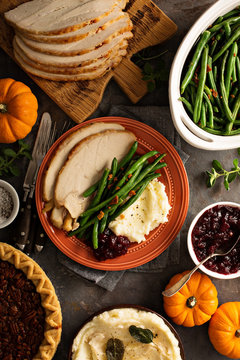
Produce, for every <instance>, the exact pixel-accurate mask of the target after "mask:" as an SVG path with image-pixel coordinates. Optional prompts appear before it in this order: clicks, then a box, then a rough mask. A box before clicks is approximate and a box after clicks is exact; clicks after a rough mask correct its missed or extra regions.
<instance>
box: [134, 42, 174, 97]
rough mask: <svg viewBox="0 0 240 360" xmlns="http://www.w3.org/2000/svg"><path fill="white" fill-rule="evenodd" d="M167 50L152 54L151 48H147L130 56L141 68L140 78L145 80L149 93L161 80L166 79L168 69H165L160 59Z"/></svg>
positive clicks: (158, 85)
mask: <svg viewBox="0 0 240 360" xmlns="http://www.w3.org/2000/svg"><path fill="white" fill-rule="evenodd" d="M167 51H168V50H165V51H163V52H161V53H158V54H153V52H154V50H153V48H147V49H144V50H142V51H140V52H138V53H137V54H135V55H133V57H132V60H133V62H134V63H135V64H136V65H138V66H139V67H140V68H141V69H142V75H143V77H142V79H143V80H145V81H147V86H148V91H149V92H150V93H151V92H153V91H154V90H155V89H157V88H159V87H160V86H161V83H162V82H164V81H167V80H168V70H166V66H165V62H164V61H163V59H161V57H162V56H163V55H164V54H165V53H166V52H167Z"/></svg>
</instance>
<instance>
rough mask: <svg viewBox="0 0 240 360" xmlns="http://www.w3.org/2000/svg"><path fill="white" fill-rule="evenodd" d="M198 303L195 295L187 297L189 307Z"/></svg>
mask: <svg viewBox="0 0 240 360" xmlns="http://www.w3.org/2000/svg"><path fill="white" fill-rule="evenodd" d="M196 304H197V299H196V298H195V296H190V297H189V298H188V299H187V307H189V308H190V309H192V308H193V307H194V306H195V305H196Z"/></svg>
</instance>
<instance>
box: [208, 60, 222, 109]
mask: <svg viewBox="0 0 240 360" xmlns="http://www.w3.org/2000/svg"><path fill="white" fill-rule="evenodd" d="M208 66H209V68H210V69H211V70H209V72H208V81H209V84H210V86H211V88H212V90H214V98H215V100H216V103H217V104H218V106H219V108H220V110H221V112H222V113H223V108H222V104H221V101H220V98H219V93H218V89H217V86H216V82H215V80H214V76H213V72H212V58H211V56H208Z"/></svg>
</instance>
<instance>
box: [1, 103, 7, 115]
mask: <svg viewBox="0 0 240 360" xmlns="http://www.w3.org/2000/svg"><path fill="white" fill-rule="evenodd" d="M6 112H7V105H6V104H0V113H2V114H4V113H6Z"/></svg>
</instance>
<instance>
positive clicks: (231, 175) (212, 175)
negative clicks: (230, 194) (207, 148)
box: [206, 148, 240, 190]
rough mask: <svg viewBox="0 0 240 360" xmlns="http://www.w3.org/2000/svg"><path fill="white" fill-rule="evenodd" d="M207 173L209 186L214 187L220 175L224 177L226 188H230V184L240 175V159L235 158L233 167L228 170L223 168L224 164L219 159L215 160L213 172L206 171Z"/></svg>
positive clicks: (239, 153) (239, 150) (239, 149)
mask: <svg viewBox="0 0 240 360" xmlns="http://www.w3.org/2000/svg"><path fill="white" fill-rule="evenodd" d="M237 151H238V155H240V148H238V149H237ZM206 174H207V186H208V187H213V186H214V184H215V182H216V180H217V179H218V178H219V177H223V179H224V186H225V189H226V190H229V189H230V187H229V184H230V183H231V182H233V181H234V180H235V179H236V178H237V176H240V166H239V159H237V158H236V159H234V160H233V167H232V168H231V170H230V171H227V170H225V169H224V168H223V165H222V164H221V163H220V162H219V161H218V160H213V162H212V170H211V172H209V171H206Z"/></svg>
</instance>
